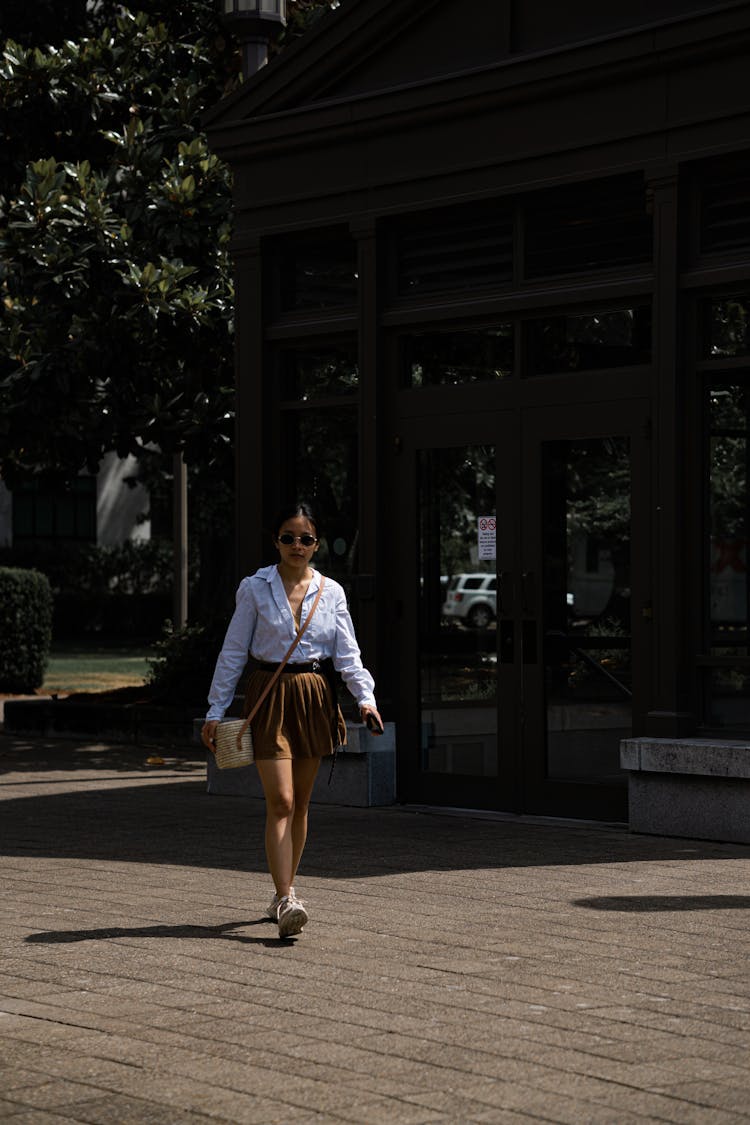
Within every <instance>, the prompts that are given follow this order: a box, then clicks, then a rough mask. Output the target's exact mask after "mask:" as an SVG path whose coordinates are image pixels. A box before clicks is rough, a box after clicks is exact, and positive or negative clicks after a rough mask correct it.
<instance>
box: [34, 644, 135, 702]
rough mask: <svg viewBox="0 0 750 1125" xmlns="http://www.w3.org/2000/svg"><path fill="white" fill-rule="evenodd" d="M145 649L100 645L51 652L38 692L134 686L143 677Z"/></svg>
mask: <svg viewBox="0 0 750 1125" xmlns="http://www.w3.org/2000/svg"><path fill="white" fill-rule="evenodd" d="M150 656H153V652H151V651H150V650H149V649H132V648H101V649H70V650H67V649H66V650H62V649H61V650H57V651H54V652H52V654H51V655H50V659H49V664H48V665H47V674H46V676H45V678H44V684H43V685H42V688H41V691H42V692H43V693H44V694H47V695H52V694H57V695H61V694H68V693H70V692H78V691H112V689H113V688H121V687H138V686H140V684H142V683H143V682H144V680H145V678H146V674H147V672H148V664H147V663H146V660H147V658H148V657H150Z"/></svg>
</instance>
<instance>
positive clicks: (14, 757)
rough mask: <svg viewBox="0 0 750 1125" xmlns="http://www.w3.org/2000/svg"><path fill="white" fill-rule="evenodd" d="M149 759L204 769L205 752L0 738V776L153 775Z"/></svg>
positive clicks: (93, 741) (185, 748) (194, 748)
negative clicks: (59, 773) (14, 774)
mask: <svg viewBox="0 0 750 1125" xmlns="http://www.w3.org/2000/svg"><path fill="white" fill-rule="evenodd" d="M149 758H152V759H154V758H156V759H158V758H161V759H162V760H163V761H164V762H165V763H169V765H170V768H175V769H180V770H182V769H184V770H186V771H187V770H196V771H197V770H205V767H206V753H205V751H204V750H203V748H202V747H201V746H197V745H196V746H190V745H185V744H184V743H182V744H181V745H177V746H169V745H166V744H156V743H154V744H151V745H149V744H143V745H139V746H113V745H110V744H109V743H104V742H98V741H97V740H96V739H91V740H90V741H88V742H84V743H83V744H82V743H81V739H77V740H75V741H74V740H72V739H70V740H68V739H34V738H22V737H19V736H17V735H16V736H14V737H13V738H12V739H11V738H8V737H7V736H6V737H4V738H0V777H1V776H2V775H3V774H8V773H19V774H24V775H30V774H40V775H44V774H47V773H49V772H50V771H55V772H65V773H73V774H77V773H82V772H85V771H91V770H97V771H98V770H103V771H108V772H110V773H153V772H154V764H153V763H149Z"/></svg>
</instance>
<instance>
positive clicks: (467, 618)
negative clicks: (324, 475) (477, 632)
mask: <svg viewBox="0 0 750 1125" xmlns="http://www.w3.org/2000/svg"><path fill="white" fill-rule="evenodd" d="M496 613H497V576H496V575H494V574H454V575H453V577H452V578H451V580H450V582H449V583H448V593H447V594H446V597H445V604H444V605H443V617H447V618H450V619H452V620H456V621H462V622H463V623H464V624H465V625H470V626H471V627H472V628H473V629H486V628H487V627H488V626H489V625H491V624H492V622H493V621H494V620H495V615H496Z"/></svg>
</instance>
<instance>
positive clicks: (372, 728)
mask: <svg viewBox="0 0 750 1125" xmlns="http://www.w3.org/2000/svg"><path fill="white" fill-rule="evenodd" d="M365 726H366V727H367V729H368V730H369V732H370V734H382V733H383V724H382V723H381V722H380V720H379V719H378V717H377V715H373V713H372V711H368V712H367V714H366V715H365Z"/></svg>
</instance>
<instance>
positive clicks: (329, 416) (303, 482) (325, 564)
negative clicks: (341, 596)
mask: <svg viewBox="0 0 750 1125" xmlns="http://www.w3.org/2000/svg"><path fill="white" fill-rule="evenodd" d="M286 424H287V449H288V450H290V452H291V458H290V460H291V472H290V479H289V480H288V481H287V485H286V494H287V495H289V496H300V497H302V498H307V499H309V500H311V501H312V503H313V504H314V507H315V509H316V512H317V513H318V516H319V518H320V521H321V525H322V529H323V538H322V541H321V544H320V547H319V549H318V552H317V555H316V563H315V565H316V566H319V567H320V569H321V570H322V571H324V572H325V573H326V574H330V575H331V577H332V578H335V579H336V580H337V581H338V582H341V583H342V585H343V586H344V588H345V589H346V590H347V593H350V587H351V579H352V576H353V575H354V574H356V572H357V566H356V559H357V539H358V526H357V495H358V440H357V410H356V407H355V406H351V407H337V408H335V409H327V410H325V411H321V410H294V411H289V412H288V414H287V417H286Z"/></svg>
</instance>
